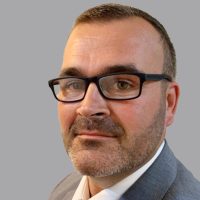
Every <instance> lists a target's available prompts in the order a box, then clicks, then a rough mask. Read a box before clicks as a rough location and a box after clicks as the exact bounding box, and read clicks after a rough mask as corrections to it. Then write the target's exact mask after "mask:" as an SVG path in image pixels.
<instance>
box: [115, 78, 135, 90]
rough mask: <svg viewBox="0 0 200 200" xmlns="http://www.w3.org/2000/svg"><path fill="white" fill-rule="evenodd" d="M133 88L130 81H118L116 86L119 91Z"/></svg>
mask: <svg viewBox="0 0 200 200" xmlns="http://www.w3.org/2000/svg"><path fill="white" fill-rule="evenodd" d="M131 86H132V84H131V82H130V81H127V80H126V81H125V80H118V81H117V82H116V86H115V87H117V89H120V90H127V89H130V88H131Z"/></svg>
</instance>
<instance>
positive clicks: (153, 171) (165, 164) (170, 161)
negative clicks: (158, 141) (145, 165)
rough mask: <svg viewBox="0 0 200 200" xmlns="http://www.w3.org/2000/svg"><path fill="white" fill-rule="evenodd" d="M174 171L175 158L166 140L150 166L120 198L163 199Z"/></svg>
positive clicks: (130, 199) (171, 181)
mask: <svg viewBox="0 0 200 200" xmlns="http://www.w3.org/2000/svg"><path fill="white" fill-rule="evenodd" d="M176 173H177V164H176V158H175V157H174V155H173V153H172V152H171V150H170V148H169V146H168V144H167V142H166V143H165V146H164V148H163V150H162V152H161V154H160V155H159V156H158V158H157V159H156V160H155V162H154V163H153V164H152V166H151V167H150V168H149V169H148V170H147V171H146V172H145V173H144V174H143V175H142V176H141V177H140V178H139V179H138V180H137V181H136V183H135V184H134V185H132V186H131V187H130V188H129V189H128V190H127V191H126V193H124V195H123V196H122V197H121V198H120V200H132V199H134V200H146V199H148V200H155V199H163V197H164V195H165V193H166V192H167V191H168V189H169V187H170V186H171V184H172V183H173V181H174V179H175V177H176Z"/></svg>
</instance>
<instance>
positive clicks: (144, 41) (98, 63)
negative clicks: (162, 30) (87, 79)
mask: <svg viewBox="0 0 200 200" xmlns="http://www.w3.org/2000/svg"><path fill="white" fill-rule="evenodd" d="M116 65H117V66H119V65H120V66H124V65H133V66H134V68H136V69H137V70H138V71H144V72H149V73H155V72H160V71H161V70H162V65H163V49H162V42H161V39H160V35H159V33H158V32H157V31H156V30H155V29H154V27H153V26H152V25H151V24H149V23H148V22H146V21H145V20H143V19H141V18H138V17H134V18H129V19H123V20H117V21H116V20H115V21H111V22H107V23H91V24H79V25H77V26H76V27H75V28H74V29H73V31H72V33H71V34H70V37H69V39H68V41H67V44H66V47H65V51H64V56H63V64H62V68H61V70H66V69H67V68H76V70H79V71H82V72H83V73H87V75H96V74H97V73H101V71H103V70H105V69H106V68H107V67H108V66H116Z"/></svg>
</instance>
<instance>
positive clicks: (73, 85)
mask: <svg viewBox="0 0 200 200" xmlns="http://www.w3.org/2000/svg"><path fill="white" fill-rule="evenodd" d="M161 80H167V81H172V78H171V77H170V76H168V75H166V74H144V73H113V74H108V75H102V76H95V77H91V78H84V77H74V76H66V77H61V78H56V79H52V80H50V81H49V82H48V83H49V87H50V88H51V90H52V92H53V95H54V96H55V98H56V99H57V100H58V101H61V102H64V103H73V102H77V101H81V100H83V99H84V97H85V95H86V92H87V89H88V86H89V85H90V83H95V84H96V86H97V88H98V91H99V93H100V94H101V95H102V96H103V97H104V98H105V99H110V100H129V99H136V98H138V97H139V96H140V95H141V92H142V86H143V83H144V82H145V81H161Z"/></svg>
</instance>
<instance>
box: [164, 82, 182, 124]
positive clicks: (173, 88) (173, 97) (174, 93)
mask: <svg viewBox="0 0 200 200" xmlns="http://www.w3.org/2000/svg"><path fill="white" fill-rule="evenodd" d="M179 95H180V87H179V85H178V84H177V83H176V82H171V83H169V85H168V87H167V90H166V116H165V125H166V126H170V125H171V124H172V123H173V121H174V115H175V112H176V108H177V104H178V99H179Z"/></svg>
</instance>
